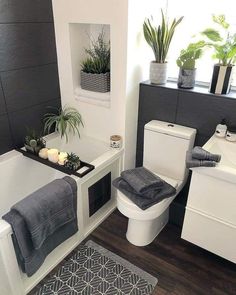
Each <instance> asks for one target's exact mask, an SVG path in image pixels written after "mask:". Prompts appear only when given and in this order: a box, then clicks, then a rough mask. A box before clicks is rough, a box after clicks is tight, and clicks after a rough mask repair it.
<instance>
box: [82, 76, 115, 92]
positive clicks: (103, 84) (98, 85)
mask: <svg viewBox="0 0 236 295" xmlns="http://www.w3.org/2000/svg"><path fill="white" fill-rule="evenodd" d="M80 79H81V81H80V82H81V88H82V89H85V90H89V91H94V92H109V91H110V73H105V74H91V73H85V72H83V71H81V72H80Z"/></svg>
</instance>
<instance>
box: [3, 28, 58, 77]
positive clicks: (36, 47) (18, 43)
mask: <svg viewBox="0 0 236 295" xmlns="http://www.w3.org/2000/svg"><path fill="white" fill-rule="evenodd" d="M0 40H1V42H0V71H8V70H13V69H19V68H25V67H31V66H38V65H42V64H48V63H53V62H56V46H55V34H54V26H53V23H17V24H0Z"/></svg>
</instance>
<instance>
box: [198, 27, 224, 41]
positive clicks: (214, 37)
mask: <svg viewBox="0 0 236 295" xmlns="http://www.w3.org/2000/svg"><path fill="white" fill-rule="evenodd" d="M201 34H202V35H204V36H206V37H207V38H208V39H210V40H211V41H214V42H218V41H222V38H221V36H220V33H219V32H218V31H217V30H215V29H212V28H208V29H206V30H204V31H203V32H201Z"/></svg>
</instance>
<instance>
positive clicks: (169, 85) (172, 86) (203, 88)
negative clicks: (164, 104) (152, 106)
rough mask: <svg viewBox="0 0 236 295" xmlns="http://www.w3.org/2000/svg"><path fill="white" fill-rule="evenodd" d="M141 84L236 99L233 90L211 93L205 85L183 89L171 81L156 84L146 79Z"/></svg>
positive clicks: (235, 92)
mask: <svg viewBox="0 0 236 295" xmlns="http://www.w3.org/2000/svg"><path fill="white" fill-rule="evenodd" d="M141 84H143V85H148V86H151V87H160V88H167V89H172V90H177V91H179V92H191V93H199V94H204V95H209V96H213V97H222V98H231V99H236V91H235V90H231V91H230V93H228V94H213V93H210V92H209V87H207V86H200V85H196V86H195V87H194V88H193V89H183V88H178V86H177V83H176V82H173V81H167V83H166V84H163V85H156V84H152V83H151V82H150V81H149V80H148V81H144V82H142V83H141Z"/></svg>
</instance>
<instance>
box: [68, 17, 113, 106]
mask: <svg viewBox="0 0 236 295" xmlns="http://www.w3.org/2000/svg"><path fill="white" fill-rule="evenodd" d="M69 33H70V48H71V64H72V79H73V88H74V96H75V99H76V100H77V101H80V102H83V103H89V104H93V105H97V106H102V107H105V108H110V103H111V91H110V92H104V93H102V92H95V91H89V90H85V89H82V88H81V83H80V81H81V78H80V76H81V63H82V61H83V60H84V59H86V57H87V54H86V52H85V49H89V48H91V46H92V43H93V42H94V41H96V40H97V39H98V36H99V34H101V33H103V34H104V40H105V42H106V43H109V42H110V25H106V24H85V23H70V24H69ZM110 45H111V44H110ZM110 47H111V46H110ZM110 64H111V62H110ZM110 81H111V80H110ZM111 88H112V85H111Z"/></svg>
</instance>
